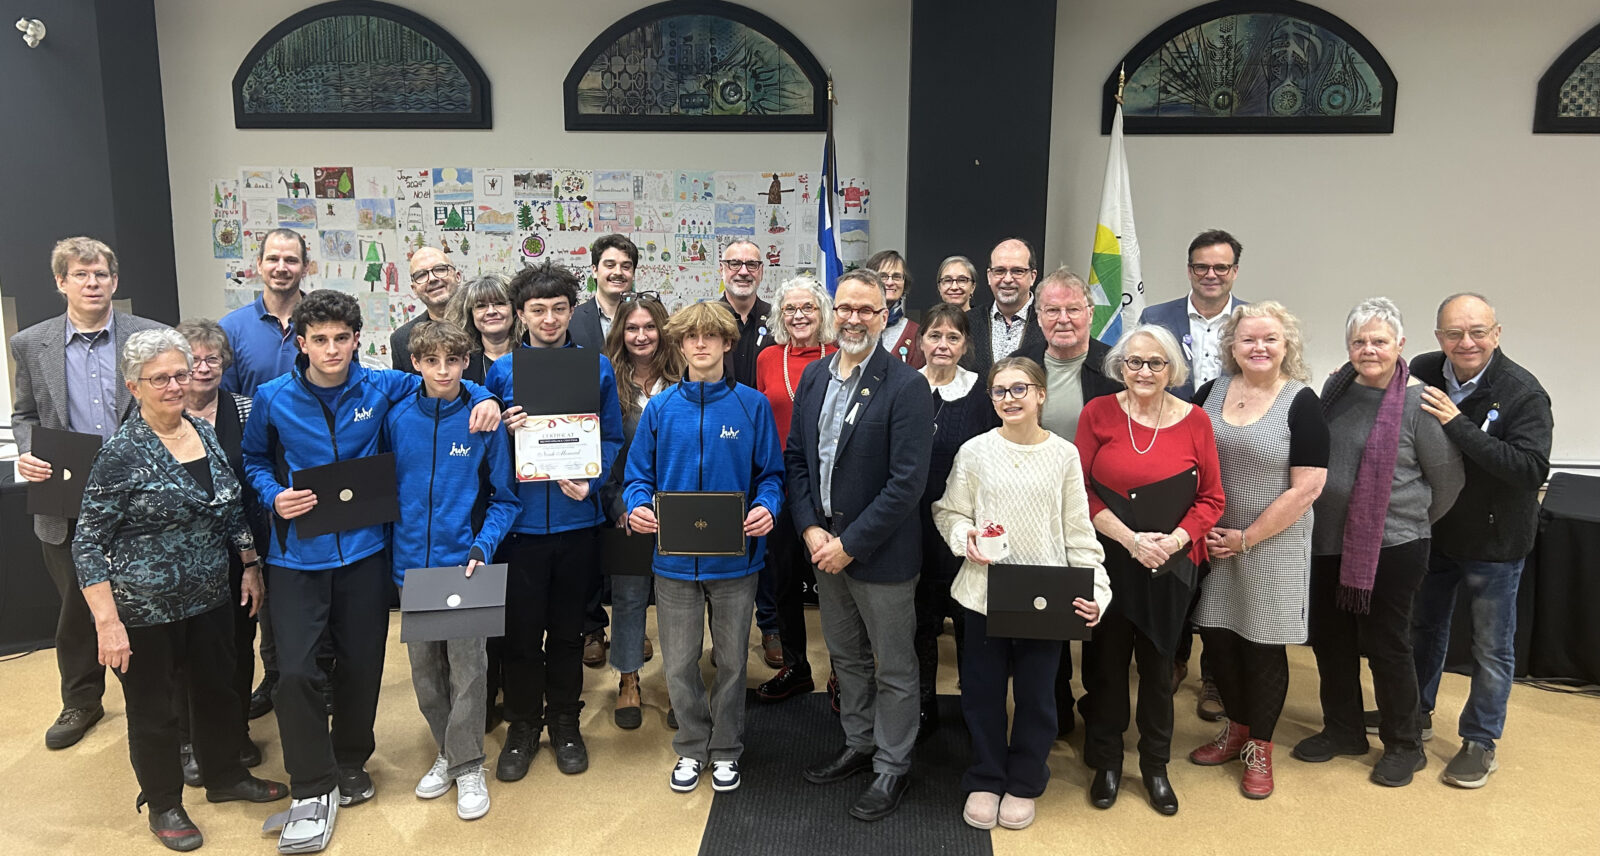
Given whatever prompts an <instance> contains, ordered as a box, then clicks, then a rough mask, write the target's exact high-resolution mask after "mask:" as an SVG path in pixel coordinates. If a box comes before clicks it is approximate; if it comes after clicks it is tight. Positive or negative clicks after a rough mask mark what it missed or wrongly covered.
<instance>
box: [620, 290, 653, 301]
mask: <svg viewBox="0 0 1600 856" xmlns="http://www.w3.org/2000/svg"><path fill="white" fill-rule="evenodd" d="M646 300H654V301H655V302H657V303H660V302H661V292H659V291H631V292H629V293H628V294H626V295H624V296H623V298H622V302H623V303H643V302H644V301H646Z"/></svg>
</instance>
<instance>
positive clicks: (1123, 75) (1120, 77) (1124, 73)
mask: <svg viewBox="0 0 1600 856" xmlns="http://www.w3.org/2000/svg"><path fill="white" fill-rule="evenodd" d="M1127 82H1128V64H1127V63H1123V64H1122V68H1120V69H1118V70H1117V103H1118V104H1121V103H1122V87H1123V86H1125V85H1126V84H1127ZM828 91H829V92H830V93H831V92H832V91H833V81H831V80H830V81H828Z"/></svg>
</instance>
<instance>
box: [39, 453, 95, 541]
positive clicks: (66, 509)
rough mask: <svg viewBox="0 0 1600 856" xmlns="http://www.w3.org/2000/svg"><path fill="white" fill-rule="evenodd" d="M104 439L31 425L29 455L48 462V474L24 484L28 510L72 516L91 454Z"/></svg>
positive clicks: (80, 500) (91, 463) (75, 513)
mask: <svg viewBox="0 0 1600 856" xmlns="http://www.w3.org/2000/svg"><path fill="white" fill-rule="evenodd" d="M104 442H105V441H104V440H102V439H101V438H100V435H99V434H80V433H78V432H76V431H62V430H59V429H56V428H39V427H35V428H34V429H33V456H34V457H36V458H38V459H39V460H41V461H45V462H46V463H48V464H50V477H49V478H47V479H45V480H44V481H42V482H32V483H30V484H29V485H28V513H29V514H43V515H45V516H47V517H71V518H76V517H77V516H78V509H79V508H81V507H82V506H83V486H84V485H85V484H88V482H89V470H90V468H91V467H93V466H94V456H95V455H97V454H99V452H100V446H101V445H102V444H103V443H104ZM69 546H70V545H69Z"/></svg>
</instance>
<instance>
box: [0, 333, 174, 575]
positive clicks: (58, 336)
mask: <svg viewBox="0 0 1600 856" xmlns="http://www.w3.org/2000/svg"><path fill="white" fill-rule="evenodd" d="M114 316H115V320H114V321H113V322H112V325H111V326H112V327H113V328H115V334H116V338H117V359H116V363H117V414H118V415H119V416H121V415H125V414H126V413H127V411H128V402H129V400H130V399H131V398H132V396H131V395H130V394H129V393H128V387H127V386H126V385H125V384H123V382H122V347H123V346H124V345H126V344H127V343H128V337H129V336H132V335H133V334H134V333H137V332H139V331H140V330H159V329H162V328H164V327H166V326H167V325H165V324H162V323H161V322H159V321H151V320H150V319H148V318H140V317H139V316H137V315H129V314H127V313H126V312H114ZM66 341H67V315H66V313H65V312H63V313H62V314H60V315H57V316H56V317H54V318H49V319H46V320H44V321H40V322H39V323H37V324H35V325H33V326H32V327H29V328H28V329H26V330H23V331H21V332H19V333H18V334H17V335H15V336H12V337H11V359H12V362H13V363H14V364H15V365H16V367H17V383H16V386H15V388H13V389H12V406H11V433H12V434H13V435H15V437H16V440H17V451H18V452H30V451H32V450H33V429H34V426H36V425H42V426H44V427H45V428H55V429H59V430H62V431H69V430H71V428H72V426H71V425H70V424H69V422H68V416H67V346H66ZM33 531H34V533H35V534H36V535H38V536H39V540H41V541H44V542H45V543H47V544H65V543H66V542H67V519H66V518H65V517H47V516H45V515H42V514H35V515H34V516H33Z"/></svg>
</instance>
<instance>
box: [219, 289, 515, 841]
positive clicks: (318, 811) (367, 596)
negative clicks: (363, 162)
mask: <svg viewBox="0 0 1600 856" xmlns="http://www.w3.org/2000/svg"><path fill="white" fill-rule="evenodd" d="M293 325H294V329H295V331H296V339H297V341H298V344H299V346H300V350H301V355H300V357H299V359H298V360H296V362H295V367H294V369H293V370H292V371H291V372H289V373H288V374H285V375H282V376H281V377H278V378H276V379H274V380H270V381H267V382H266V383H263V384H262V385H261V386H260V387H259V388H258V389H257V390H256V397H255V406H254V409H253V410H252V411H251V414H250V420H249V421H248V422H247V423H245V432H244V441H243V444H242V445H243V449H244V464H245V476H246V477H247V478H248V479H249V480H250V484H251V486H253V487H254V488H255V489H256V492H257V493H258V494H259V495H260V496H261V501H262V503H263V504H265V505H266V506H267V507H268V508H271V509H272V511H273V520H272V532H271V534H270V536H269V537H268V539H267V540H268V543H267V563H266V581H267V587H268V588H269V589H271V591H272V599H273V604H274V605H275V606H276V607H277V609H275V610H273V612H272V616H271V620H272V626H273V630H274V631H275V634H276V636H277V640H278V668H279V679H278V686H277V689H276V690H275V692H274V701H275V708H276V710H277V714H278V733H279V734H280V735H281V736H282V738H283V761H284V768H285V769H287V770H288V772H289V778H290V784H289V791H290V796H292V797H293V798H294V802H293V805H292V806H291V807H290V810H289V812H288V813H286V814H288V815H290V817H289V818H288V822H287V823H285V824H284V828H283V834H282V836H281V837H280V838H279V842H278V843H279V847H287V848H292V849H294V850H295V852H312V851H314V850H318V849H321V848H322V847H325V846H326V845H327V842H328V840H329V839H330V838H331V836H332V834H333V824H334V816H335V813H336V810H337V809H338V807H339V806H340V805H346V806H349V805H356V804H358V803H362V802H366V801H367V800H369V799H371V798H372V795H373V786H372V778H371V777H370V776H368V775H367V772H366V770H365V769H364V767H365V765H366V762H367V759H368V758H370V757H371V756H372V750H373V736H372V722H373V719H374V717H375V715H376V713H377V708H378V688H379V686H380V683H381V679H382V676H383V653H384V645H385V644H386V643H387V641H388V627H389V601H390V597H391V595H392V594H393V592H394V587H393V583H392V582H391V579H390V568H389V564H388V562H387V561H386V560H385V557H384V556H383V550H384V548H385V547H387V546H388V533H387V529H388V527H386V526H382V525H379V526H366V527H362V528H359V529H347V530H345V531H342V532H334V533H330V534H327V535H318V536H316V537H312V538H302V537H300V533H299V531H298V527H297V526H295V523H294V520H295V518H297V517H299V516H301V515H303V514H305V513H306V512H308V511H310V510H311V509H312V508H313V507H315V506H316V504H317V496H316V494H315V493H313V492H311V491H309V490H293V489H290V488H288V487H287V486H286V485H287V484H289V482H290V474H291V473H293V472H295V471H297V470H302V469H306V468H307V467H315V466H320V465H322V464H329V463H333V462H334V461H347V460H350V459H352V458H360V457H364V456H367V455H372V454H375V453H377V452H379V451H381V449H380V437H379V434H380V433H381V432H380V429H381V428H382V426H383V420H384V416H385V415H386V414H387V413H388V412H389V408H390V406H391V405H393V404H394V403H396V402H398V401H401V400H404V399H405V398H407V397H409V396H411V395H414V394H416V392H417V390H418V389H420V388H421V387H422V379H421V378H419V377H417V376H416V375H412V374H406V373H404V372H397V371H392V370H384V371H373V370H370V369H367V368H365V367H363V366H362V365H360V364H359V363H356V362H354V361H353V360H352V357H353V356H354V354H355V353H356V351H357V350H358V349H359V348H360V338H361V308H360V307H359V306H358V305H357V304H356V300H355V298H354V297H351V296H350V295H348V294H344V293H342V292H338V291H332V290H326V289H325V290H321V291H314V292H312V293H311V294H308V295H306V297H305V298H304V299H303V300H301V301H300V303H299V305H298V306H296V307H295V310H294V316H293ZM464 386H465V388H466V395H467V397H468V399H469V400H470V401H471V402H472V403H473V405H474V407H473V410H472V417H471V420H470V423H471V424H470V428H471V430H473V431H489V430H493V429H494V428H495V427H496V425H498V423H499V409H500V408H499V405H498V403H496V402H495V401H494V400H493V398H492V396H490V395H489V394H488V392H487V391H486V390H484V388H483V387H480V386H477V385H476V384H471V385H465V384H464ZM414 522H415V521H413V523H414ZM325 633H326V634H328V635H330V636H331V638H332V640H333V653H334V656H335V658H336V659H337V661H338V664H339V666H338V669H337V670H336V671H335V673H334V679H333V697H334V705H335V710H334V714H333V724H332V729H331V733H330V729H329V724H328V716H327V713H326V711H325V709H324V703H323V697H322V684H323V682H324V681H325V679H326V677H325V675H324V674H323V672H322V669H321V667H320V666H318V665H317V653H318V649H319V642H320V640H321V639H322V637H323V635H324V634H325ZM336 786H337V789H336Z"/></svg>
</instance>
